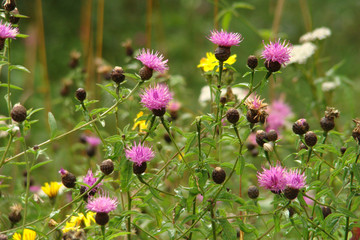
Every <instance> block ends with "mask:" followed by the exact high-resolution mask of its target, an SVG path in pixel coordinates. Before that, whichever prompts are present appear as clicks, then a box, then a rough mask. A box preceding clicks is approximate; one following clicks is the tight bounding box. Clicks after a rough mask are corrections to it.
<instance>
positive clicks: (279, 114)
mask: <svg viewBox="0 0 360 240" xmlns="http://www.w3.org/2000/svg"><path fill="white" fill-rule="evenodd" d="M268 114H269V116H268V117H267V119H266V130H267V131H268V130H271V129H274V130H276V131H278V130H279V129H280V128H281V127H282V126H284V125H285V120H286V118H287V117H289V116H290V115H291V114H292V112H291V108H290V106H289V105H287V104H286V103H285V102H284V101H282V100H276V101H274V102H273V103H271V105H270V107H269V110H268Z"/></svg>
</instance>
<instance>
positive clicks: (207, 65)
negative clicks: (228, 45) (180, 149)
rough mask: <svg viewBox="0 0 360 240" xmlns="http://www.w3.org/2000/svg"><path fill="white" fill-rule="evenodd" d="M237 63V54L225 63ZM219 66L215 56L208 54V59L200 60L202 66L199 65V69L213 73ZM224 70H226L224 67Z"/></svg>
mask: <svg viewBox="0 0 360 240" xmlns="http://www.w3.org/2000/svg"><path fill="white" fill-rule="evenodd" d="M235 62H236V54H234V55H231V56H230V57H229V58H228V60H226V61H225V62H224V63H226V64H229V65H233V64H234V63H235ZM218 65H219V60H217V59H216V57H215V54H213V53H211V52H207V53H206V58H202V59H201V60H200V64H199V65H197V67H198V68H202V69H203V70H204V72H211V71H213V70H214V67H216V66H218ZM224 69H226V68H225V67H224ZM216 72H219V69H217V70H216Z"/></svg>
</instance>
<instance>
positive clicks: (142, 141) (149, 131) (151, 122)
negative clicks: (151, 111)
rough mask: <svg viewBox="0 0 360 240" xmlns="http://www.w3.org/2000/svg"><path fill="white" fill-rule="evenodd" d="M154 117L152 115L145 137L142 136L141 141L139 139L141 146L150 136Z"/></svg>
mask: <svg viewBox="0 0 360 240" xmlns="http://www.w3.org/2000/svg"><path fill="white" fill-rule="evenodd" d="M155 118H156V116H155V115H152V117H151V120H150V126H149V130H148V131H147V132H146V135H145V136H144V138H143V139H141V144H142V143H144V142H145V140H146V138H147V137H148V136H149V135H150V133H151V129H152V127H153V126H154V122H155Z"/></svg>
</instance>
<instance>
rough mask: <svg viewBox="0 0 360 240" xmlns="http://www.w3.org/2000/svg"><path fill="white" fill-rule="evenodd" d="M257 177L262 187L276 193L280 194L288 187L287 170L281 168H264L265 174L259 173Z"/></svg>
mask: <svg viewBox="0 0 360 240" xmlns="http://www.w3.org/2000/svg"><path fill="white" fill-rule="evenodd" d="M257 177H258V182H259V185H260V186H261V187H264V188H265V189H269V190H270V191H272V192H274V193H280V192H281V191H282V190H284V189H285V187H286V183H287V182H286V170H285V168H282V167H281V166H276V167H270V169H265V168H263V172H262V173H260V172H258V174H257Z"/></svg>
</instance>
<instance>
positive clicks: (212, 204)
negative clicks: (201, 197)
mask: <svg viewBox="0 0 360 240" xmlns="http://www.w3.org/2000/svg"><path fill="white" fill-rule="evenodd" d="M210 214H211V229H212V234H213V239H214V240H216V222H215V220H214V218H215V214H214V203H211V207H210Z"/></svg>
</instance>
